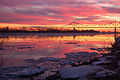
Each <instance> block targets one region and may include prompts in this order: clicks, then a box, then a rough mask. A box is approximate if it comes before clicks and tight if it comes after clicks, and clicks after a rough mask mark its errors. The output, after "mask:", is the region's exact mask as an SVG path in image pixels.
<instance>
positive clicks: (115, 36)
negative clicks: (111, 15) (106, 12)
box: [114, 20, 117, 40]
mask: <svg viewBox="0 0 120 80" xmlns="http://www.w3.org/2000/svg"><path fill="white" fill-rule="evenodd" d="M114 38H115V40H116V38H117V31H116V20H115V25H114Z"/></svg>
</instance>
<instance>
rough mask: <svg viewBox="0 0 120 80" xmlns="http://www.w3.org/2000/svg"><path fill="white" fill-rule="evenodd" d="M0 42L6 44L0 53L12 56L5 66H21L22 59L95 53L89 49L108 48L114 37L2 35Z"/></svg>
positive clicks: (100, 35)
mask: <svg viewBox="0 0 120 80" xmlns="http://www.w3.org/2000/svg"><path fill="white" fill-rule="evenodd" d="M0 41H5V43H6V47H5V49H3V50H2V49H1V50H0V53H7V54H9V55H10V56H12V57H11V60H10V63H7V64H6V65H21V64H24V62H23V60H24V59H39V58H41V57H55V58H64V57H65V55H64V54H66V53H70V52H95V51H94V50H91V49H90V48H103V47H107V46H110V45H111V43H113V42H114V35H113V34H97V35H77V36H75V35H74V36H73V35H60V36H59V35H55V36H54V35H51V36H48V35H44V36H42V35H39V34H36V35H17V36H16V35H4V36H1V37H0ZM96 52H97V51H96ZM18 61H19V63H18Z"/></svg>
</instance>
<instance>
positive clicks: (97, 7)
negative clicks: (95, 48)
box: [0, 0, 120, 25]
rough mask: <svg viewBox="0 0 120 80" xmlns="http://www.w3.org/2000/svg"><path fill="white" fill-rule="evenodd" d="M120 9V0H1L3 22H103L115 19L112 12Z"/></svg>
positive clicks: (116, 12)
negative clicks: (111, 16)
mask: <svg viewBox="0 0 120 80" xmlns="http://www.w3.org/2000/svg"><path fill="white" fill-rule="evenodd" d="M119 10H120V1H119V0H89V1H88V0H44V1H43V0H29V1H28V0H12V1H10V0H0V23H18V24H38V25H40V24H44V25H46V24H68V23H71V22H72V21H77V22H81V23H82V22H83V21H85V22H86V23H93V22H95V23H97V22H98V23H100V22H101V23H102V22H103V21H112V18H109V17H110V15H113V17H114V15H118V14H120V11H119ZM109 14H110V15H109ZM104 16H107V18H106V17H104Z"/></svg>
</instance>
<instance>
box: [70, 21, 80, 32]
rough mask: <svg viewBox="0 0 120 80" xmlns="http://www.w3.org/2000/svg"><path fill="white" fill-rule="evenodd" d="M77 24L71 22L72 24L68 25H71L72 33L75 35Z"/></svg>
mask: <svg viewBox="0 0 120 80" xmlns="http://www.w3.org/2000/svg"><path fill="white" fill-rule="evenodd" d="M78 24H79V23H77V22H72V23H70V25H72V27H73V33H75V32H76V25H78Z"/></svg>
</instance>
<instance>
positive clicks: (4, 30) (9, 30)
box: [0, 27, 99, 33]
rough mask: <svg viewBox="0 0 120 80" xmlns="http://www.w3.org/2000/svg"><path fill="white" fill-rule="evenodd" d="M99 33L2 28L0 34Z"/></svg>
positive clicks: (93, 31) (52, 29)
mask: <svg viewBox="0 0 120 80" xmlns="http://www.w3.org/2000/svg"><path fill="white" fill-rule="evenodd" d="M73 32H75V33H99V31H95V30H70V29H63V28H62V29H57V28H42V29H41V28H26V27H22V28H20V29H10V28H9V27H4V28H0V33H73Z"/></svg>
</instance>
